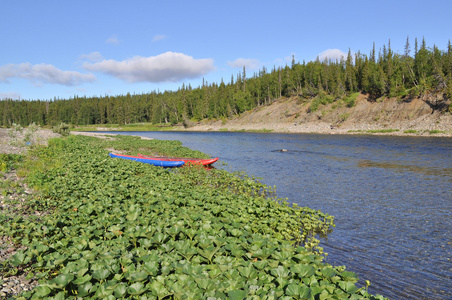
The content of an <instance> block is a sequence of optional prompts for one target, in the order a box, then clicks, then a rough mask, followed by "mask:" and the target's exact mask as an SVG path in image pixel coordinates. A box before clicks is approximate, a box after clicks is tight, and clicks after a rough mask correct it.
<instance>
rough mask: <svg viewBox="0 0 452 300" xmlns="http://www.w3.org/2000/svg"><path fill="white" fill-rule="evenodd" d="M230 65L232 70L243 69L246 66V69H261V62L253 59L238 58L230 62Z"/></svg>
mask: <svg viewBox="0 0 452 300" xmlns="http://www.w3.org/2000/svg"><path fill="white" fill-rule="evenodd" d="M228 65H229V66H230V67H231V68H243V67H244V66H245V68H246V69H249V70H256V69H259V67H260V66H261V63H260V61H259V60H257V59H253V58H237V59H236V60H234V61H228Z"/></svg>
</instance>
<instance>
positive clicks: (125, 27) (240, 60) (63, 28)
mask: <svg viewBox="0 0 452 300" xmlns="http://www.w3.org/2000/svg"><path fill="white" fill-rule="evenodd" d="M451 11H452V0H431V1H420V0H411V1H397V0H393V1H386V0H380V1H366V0H361V1H346V0H345V1H337V0H336V1H329V0H324V1H301V0H299V1H284V0H281V1H265V0H260V1H253V0H249V1H247V0H242V1H235V0H230V1H196V0H192V1H161V0H160V1H141V0H130V1H115V0H109V1H101V0H97V1H96V0H90V1H85V0H78V1H63V0H58V1H50V0H40V1H35V0H33V1H21V0H1V1H0V16H1V17H0V37H1V39H0V99H4V98H6V97H7V98H13V99H25V100H28V99H30V100H37V99H39V100H52V99H54V98H60V99H69V98H71V97H74V95H78V96H87V97H91V96H104V95H119V94H127V93H129V92H130V93H131V94H134V93H135V94H141V93H148V92H152V91H154V90H155V91H157V90H159V91H161V92H162V91H165V90H177V88H178V87H181V86H182V84H183V83H185V84H186V85H188V84H191V86H192V87H194V88H195V87H198V86H200V85H201V84H202V80H203V78H204V79H205V80H206V81H207V82H217V83H219V82H220V81H221V79H222V78H223V80H224V81H225V82H226V83H228V82H229V81H230V79H231V75H234V78H235V76H236V74H237V73H239V72H241V71H242V69H243V66H244V65H245V66H246V72H247V77H249V76H252V74H253V73H254V72H258V70H259V69H262V67H263V66H265V67H266V68H267V69H271V68H273V66H276V67H278V66H284V65H286V64H289V65H290V62H291V58H292V55H294V56H295V60H296V61H300V62H302V61H303V60H305V61H310V60H314V59H315V58H316V57H317V56H321V55H325V54H327V55H328V56H329V57H330V58H333V59H334V58H337V56H338V55H340V54H341V53H343V54H344V55H345V54H346V53H347V52H348V50H349V49H350V50H351V51H352V52H357V51H358V50H359V51H361V52H362V53H365V54H369V52H370V50H371V49H372V44H373V43H374V42H375V45H376V49H377V51H378V50H379V49H380V48H382V47H383V45H387V44H388V41H389V40H391V48H392V49H393V50H394V51H396V52H399V53H403V51H404V46H405V42H406V39H407V36H409V37H410V43H411V46H412V51H413V49H414V39H415V38H416V37H417V38H418V40H419V42H420V41H421V40H422V38H423V37H424V38H425V40H426V43H427V45H428V46H433V44H436V45H437V46H438V47H439V48H440V49H441V50H445V49H446V47H447V44H448V41H449V40H450V39H452V17H451V15H450V12H451Z"/></svg>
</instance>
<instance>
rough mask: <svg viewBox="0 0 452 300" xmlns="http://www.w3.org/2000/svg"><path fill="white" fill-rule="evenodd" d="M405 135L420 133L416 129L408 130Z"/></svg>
mask: <svg viewBox="0 0 452 300" xmlns="http://www.w3.org/2000/svg"><path fill="white" fill-rule="evenodd" d="M403 133H418V131H417V130H414V129H408V130H404V131H403Z"/></svg>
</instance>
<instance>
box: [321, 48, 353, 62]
mask: <svg viewBox="0 0 452 300" xmlns="http://www.w3.org/2000/svg"><path fill="white" fill-rule="evenodd" d="M318 57H319V59H320V61H323V60H324V59H325V58H327V59H331V60H333V61H334V60H336V59H337V60H341V58H344V59H346V58H347V53H345V52H342V51H341V50H339V49H328V50H325V51H323V52H322V53H320V54H319V55H318Z"/></svg>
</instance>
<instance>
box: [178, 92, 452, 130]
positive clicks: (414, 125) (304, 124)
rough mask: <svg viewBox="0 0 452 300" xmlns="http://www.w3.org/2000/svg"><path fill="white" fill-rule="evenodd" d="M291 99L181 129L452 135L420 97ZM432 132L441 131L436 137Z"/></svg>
mask: <svg viewBox="0 0 452 300" xmlns="http://www.w3.org/2000/svg"><path fill="white" fill-rule="evenodd" d="M309 106H310V103H309V102H303V101H300V100H298V99H293V98H287V99H280V100H277V101H275V102H273V103H272V104H271V105H268V106H262V107H258V108H256V109H254V110H252V111H248V112H245V113H244V114H242V115H241V116H239V117H235V118H233V119H231V120H218V121H204V122H200V123H198V124H192V126H189V127H188V128H185V129H183V128H178V130H191V131H221V130H231V131H233V130H271V131H273V132H293V133H328V134H353V133H363V132H364V133H366V131H367V130H388V129H394V130H398V131H392V132H388V133H377V134H390V135H425V136H452V115H451V114H450V113H448V112H442V113H441V112H439V111H437V110H434V109H433V108H431V106H430V105H429V104H428V103H427V102H426V101H424V100H422V99H420V98H416V99H412V100H410V101H400V100H397V99H386V100H384V101H380V102H378V101H371V100H369V99H368V98H367V97H366V95H360V96H359V97H358V99H357V100H356V103H355V106H353V107H351V108H350V107H347V106H346V105H344V104H342V105H341V103H331V104H328V105H323V106H320V107H319V108H318V109H317V110H316V111H315V112H311V111H310V109H309ZM432 131H440V132H435V133H434V134H432Z"/></svg>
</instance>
